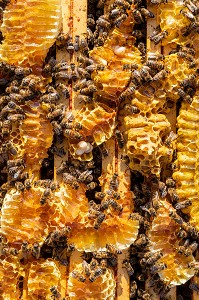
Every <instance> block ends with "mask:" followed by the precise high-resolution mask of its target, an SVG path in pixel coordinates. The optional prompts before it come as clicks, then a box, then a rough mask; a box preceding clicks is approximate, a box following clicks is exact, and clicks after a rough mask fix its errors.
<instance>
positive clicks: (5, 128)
mask: <svg viewBox="0 0 199 300" xmlns="http://www.w3.org/2000/svg"><path fill="white" fill-rule="evenodd" d="M0 127H1V130H2V134H3V135H8V134H9V133H10V131H11V129H12V123H11V121H10V120H4V121H3V122H0Z"/></svg>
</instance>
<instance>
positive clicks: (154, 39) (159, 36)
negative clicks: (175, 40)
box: [150, 30, 168, 45]
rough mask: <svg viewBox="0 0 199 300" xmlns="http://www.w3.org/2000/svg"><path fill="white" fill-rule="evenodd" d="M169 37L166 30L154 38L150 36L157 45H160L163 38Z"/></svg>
mask: <svg viewBox="0 0 199 300" xmlns="http://www.w3.org/2000/svg"><path fill="white" fill-rule="evenodd" d="M167 35H168V31H167V30H164V31H162V32H160V33H158V34H156V35H154V36H150V40H151V41H152V42H154V44H155V45H157V44H159V43H160V42H161V41H162V40H163V38H165V37H166V36H167Z"/></svg>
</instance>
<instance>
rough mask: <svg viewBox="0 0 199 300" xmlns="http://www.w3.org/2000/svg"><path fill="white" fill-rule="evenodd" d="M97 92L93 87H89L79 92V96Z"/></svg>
mask: <svg viewBox="0 0 199 300" xmlns="http://www.w3.org/2000/svg"><path fill="white" fill-rule="evenodd" d="M96 91H97V88H96V86H95V85H90V86H88V87H86V88H83V89H81V90H80V94H81V95H90V94H91V93H94V92H96Z"/></svg>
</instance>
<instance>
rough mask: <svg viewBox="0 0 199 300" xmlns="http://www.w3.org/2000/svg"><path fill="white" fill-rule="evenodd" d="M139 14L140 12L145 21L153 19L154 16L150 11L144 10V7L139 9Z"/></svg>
mask: <svg viewBox="0 0 199 300" xmlns="http://www.w3.org/2000/svg"><path fill="white" fill-rule="evenodd" d="M140 12H141V14H142V16H144V17H145V19H147V18H154V17H155V16H154V14H153V13H152V12H151V11H149V10H148V9H146V8H144V7H141V8H140Z"/></svg>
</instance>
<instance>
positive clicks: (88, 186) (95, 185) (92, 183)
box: [86, 181, 97, 191]
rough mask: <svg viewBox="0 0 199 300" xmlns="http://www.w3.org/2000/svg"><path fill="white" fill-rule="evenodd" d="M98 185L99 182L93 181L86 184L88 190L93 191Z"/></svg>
mask: <svg viewBox="0 0 199 300" xmlns="http://www.w3.org/2000/svg"><path fill="white" fill-rule="evenodd" d="M96 187H97V183H96V182H94V181H92V182H90V183H88V184H87V185H86V188H87V190H88V191H92V190H94V189H95V188H96Z"/></svg>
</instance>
